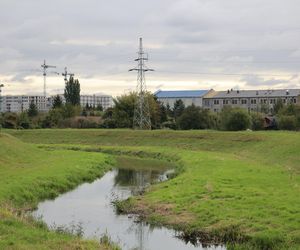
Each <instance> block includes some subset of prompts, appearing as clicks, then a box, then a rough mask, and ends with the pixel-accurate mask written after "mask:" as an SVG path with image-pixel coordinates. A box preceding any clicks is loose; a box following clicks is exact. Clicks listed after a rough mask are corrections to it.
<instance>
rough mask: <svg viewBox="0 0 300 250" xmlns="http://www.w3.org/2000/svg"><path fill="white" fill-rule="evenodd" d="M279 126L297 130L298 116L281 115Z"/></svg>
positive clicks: (284, 128)
mask: <svg viewBox="0 0 300 250" xmlns="http://www.w3.org/2000/svg"><path fill="white" fill-rule="evenodd" d="M278 128H279V129H283V130H296V128H297V118H296V116H294V115H281V116H279V119H278Z"/></svg>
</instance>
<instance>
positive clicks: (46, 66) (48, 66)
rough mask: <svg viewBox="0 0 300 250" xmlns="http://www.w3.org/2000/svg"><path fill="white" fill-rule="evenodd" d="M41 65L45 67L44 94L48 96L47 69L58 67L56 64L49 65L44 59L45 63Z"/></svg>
mask: <svg viewBox="0 0 300 250" xmlns="http://www.w3.org/2000/svg"><path fill="white" fill-rule="evenodd" d="M41 67H42V68H43V76H44V96H45V97H46V96H47V93H46V75H47V69H48V68H56V66H51V65H47V64H46V60H44V64H42V65H41Z"/></svg>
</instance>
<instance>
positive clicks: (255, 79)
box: [240, 75, 290, 87]
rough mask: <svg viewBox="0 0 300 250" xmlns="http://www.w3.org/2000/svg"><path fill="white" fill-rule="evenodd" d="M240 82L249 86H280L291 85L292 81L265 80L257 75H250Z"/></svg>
mask: <svg viewBox="0 0 300 250" xmlns="http://www.w3.org/2000/svg"><path fill="white" fill-rule="evenodd" d="M240 82H245V83H246V85H247V86H252V87H253V86H255V87H257V86H275V85H278V84H283V83H289V82H290V80H285V79H274V78H271V79H268V80H265V79H264V78H263V77H260V76H257V75H248V76H245V77H243V78H241V79H240Z"/></svg>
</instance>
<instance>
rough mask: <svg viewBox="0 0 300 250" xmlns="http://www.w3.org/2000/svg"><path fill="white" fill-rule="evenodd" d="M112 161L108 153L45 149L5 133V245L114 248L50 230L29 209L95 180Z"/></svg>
mask: <svg viewBox="0 0 300 250" xmlns="http://www.w3.org/2000/svg"><path fill="white" fill-rule="evenodd" d="M112 163H113V159H112V158H111V157H109V156H107V155H104V154H99V153H88V152H74V151H45V150H42V149H38V148H37V147H36V146H35V145H30V144H26V143H23V142H21V141H19V140H18V139H16V138H14V137H12V136H10V135H7V134H0V249H110V248H109V247H108V246H100V245H99V243H97V242H96V241H83V240H81V239H80V238H78V237H75V236H72V235H70V234H67V233H64V234H62V233H56V232H50V231H49V230H48V229H47V227H46V226H45V225H44V224H43V223H41V222H36V221H34V220H32V219H30V218H28V217H26V216H24V213H25V212H26V211H27V210H30V209H32V208H34V207H35V206H36V205H37V202H38V201H40V200H43V199H46V198H53V197H56V196H57V195H58V194H60V193H62V192H65V191H67V190H70V189H72V188H74V187H75V186H77V185H78V184H80V183H82V182H84V181H92V180H94V179H95V178H97V177H98V176H101V175H102V174H103V173H104V172H105V171H106V170H107V169H108V168H110V167H111V165H112Z"/></svg>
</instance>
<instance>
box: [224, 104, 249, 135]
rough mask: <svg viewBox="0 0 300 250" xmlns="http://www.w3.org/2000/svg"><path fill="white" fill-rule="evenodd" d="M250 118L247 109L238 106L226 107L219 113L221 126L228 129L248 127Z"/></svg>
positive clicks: (236, 129)
mask: <svg viewBox="0 0 300 250" xmlns="http://www.w3.org/2000/svg"><path fill="white" fill-rule="evenodd" d="M250 125H251V119H250V115H249V114H248V113H247V111H245V110H243V109H239V108H234V109H233V108H226V109H223V110H222V113H221V128H222V129H224V130H229V131H239V130H246V129H248V128H250Z"/></svg>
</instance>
